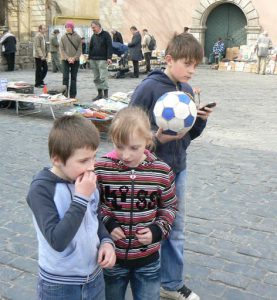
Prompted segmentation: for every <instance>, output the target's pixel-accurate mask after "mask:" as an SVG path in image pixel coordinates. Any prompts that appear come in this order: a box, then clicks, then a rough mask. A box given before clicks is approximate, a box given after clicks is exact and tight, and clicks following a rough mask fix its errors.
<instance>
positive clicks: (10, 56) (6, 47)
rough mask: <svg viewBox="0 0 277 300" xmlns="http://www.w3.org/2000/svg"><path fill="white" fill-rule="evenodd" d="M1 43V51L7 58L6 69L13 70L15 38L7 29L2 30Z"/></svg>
mask: <svg viewBox="0 0 277 300" xmlns="http://www.w3.org/2000/svg"><path fill="white" fill-rule="evenodd" d="M0 44H1V45H2V53H3V54H4V57H5V58H6V60H7V64H8V69H7V71H14V64H15V52H16V38H15V36H14V35H13V34H12V33H11V32H9V30H8V29H6V30H4V35H3V36H2V37H1V39H0Z"/></svg>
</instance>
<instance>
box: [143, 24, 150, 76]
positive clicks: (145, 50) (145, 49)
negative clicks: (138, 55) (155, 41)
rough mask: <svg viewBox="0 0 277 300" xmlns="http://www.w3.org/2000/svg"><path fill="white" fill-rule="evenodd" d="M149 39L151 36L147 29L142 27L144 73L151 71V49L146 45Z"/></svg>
mask: <svg viewBox="0 0 277 300" xmlns="http://www.w3.org/2000/svg"><path fill="white" fill-rule="evenodd" d="M150 41H151V36H150V34H149V33H148V30H147V29H143V30H142V43H141V45H142V52H143V56H144V60H145V64H146V71H145V73H149V72H151V63H150V61H151V56H152V51H151V50H150V49H149V48H148V45H149V43H150Z"/></svg>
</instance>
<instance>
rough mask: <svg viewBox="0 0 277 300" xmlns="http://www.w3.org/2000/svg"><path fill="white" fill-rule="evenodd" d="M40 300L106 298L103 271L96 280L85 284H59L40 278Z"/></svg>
mask: <svg viewBox="0 0 277 300" xmlns="http://www.w3.org/2000/svg"><path fill="white" fill-rule="evenodd" d="M38 299H39V300H105V285H104V278H103V273H102V272H101V273H100V274H99V275H98V276H97V277H96V278H95V280H93V281H92V282H90V283H86V284H83V285H73V284H59V283H51V282H48V281H45V280H43V279H41V278H39V279H38Z"/></svg>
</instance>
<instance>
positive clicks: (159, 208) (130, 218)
mask: <svg viewBox="0 0 277 300" xmlns="http://www.w3.org/2000/svg"><path fill="white" fill-rule="evenodd" d="M145 154H146V159H145V160H144V161H143V162H142V163H141V164H140V165H139V166H137V167H136V168H133V169H132V168H129V167H127V166H125V165H124V164H123V163H122V162H121V161H120V160H119V159H118V158H117V156H116V153H115V151H113V152H110V153H108V154H106V155H105V156H104V157H102V158H101V159H100V160H98V162H97V163H96V166H95V173H96V174H97V178H98V184H99V190H100V199H101V202H102V214H103V221H104V224H105V225H106V228H107V229H108V231H109V232H112V230H113V229H114V228H116V227H119V226H120V227H121V228H122V230H123V231H124V234H125V236H126V239H120V240H118V241H116V242H115V245H116V256H117V263H119V264H120V265H122V266H125V267H134V266H135V267H141V266H144V265H147V264H149V263H151V262H153V261H155V260H157V259H158V258H159V249H160V242H161V240H162V239H166V238H167V236H168V235H169V233H170V230H171V226H172V223H173V221H174V219H175V215H176V210H177V199H176V194H175V183H174V174H173V171H172V170H171V168H170V167H169V166H168V165H167V164H166V163H164V162H162V161H160V160H159V159H157V157H156V156H155V155H154V154H152V153H150V152H149V151H146V152H145ZM144 227H149V228H150V230H151V232H152V235H153V240H152V243H151V244H150V245H147V246H146V245H143V244H141V243H140V242H139V241H138V239H137V238H136V236H135V233H136V231H137V230H139V229H142V228H144Z"/></svg>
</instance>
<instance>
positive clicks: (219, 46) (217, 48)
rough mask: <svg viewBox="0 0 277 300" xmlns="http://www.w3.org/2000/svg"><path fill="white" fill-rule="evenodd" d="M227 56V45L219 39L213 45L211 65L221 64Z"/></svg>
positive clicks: (210, 57)
mask: <svg viewBox="0 0 277 300" xmlns="http://www.w3.org/2000/svg"><path fill="white" fill-rule="evenodd" d="M224 54H225V45H224V42H223V41H222V38H221V37H219V38H218V39H217V41H216V42H215V43H214V45H213V52H212V53H211V54H210V56H209V64H212V63H220V62H221V60H222V58H223V57H224Z"/></svg>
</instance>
